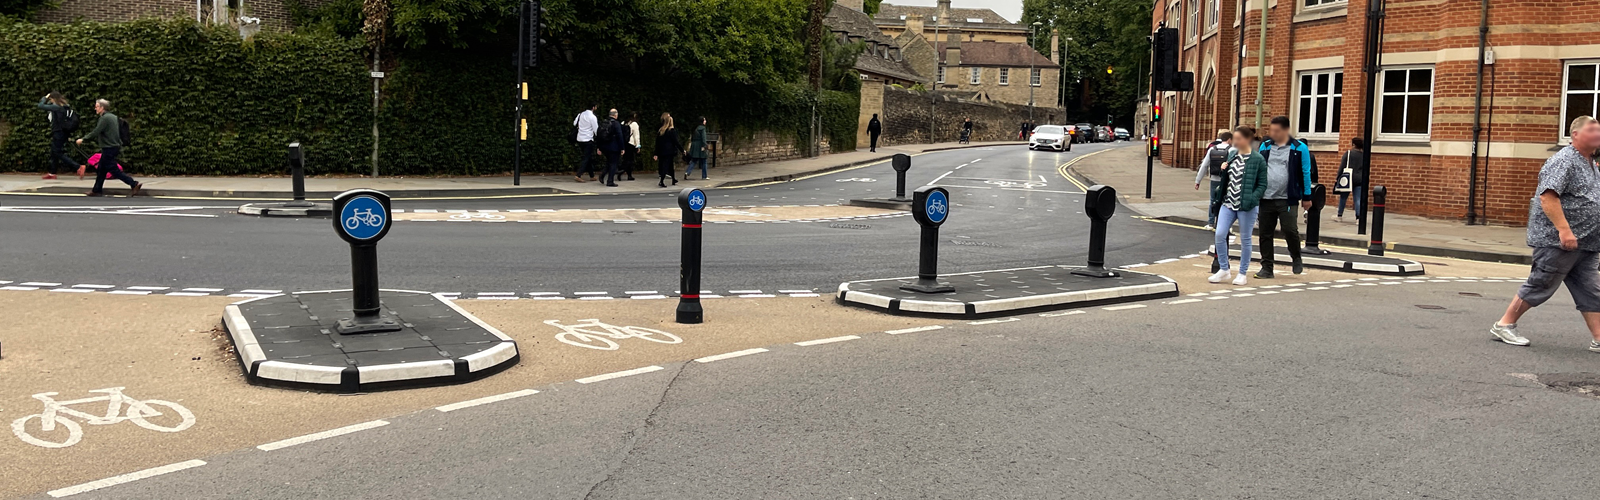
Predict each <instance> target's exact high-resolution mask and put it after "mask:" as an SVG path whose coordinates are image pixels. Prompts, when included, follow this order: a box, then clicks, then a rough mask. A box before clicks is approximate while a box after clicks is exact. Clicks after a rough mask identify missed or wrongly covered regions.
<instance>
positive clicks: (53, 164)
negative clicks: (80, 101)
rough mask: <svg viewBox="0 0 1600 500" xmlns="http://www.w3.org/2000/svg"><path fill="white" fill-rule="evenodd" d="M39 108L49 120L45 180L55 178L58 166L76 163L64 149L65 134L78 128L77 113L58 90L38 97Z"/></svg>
mask: <svg viewBox="0 0 1600 500" xmlns="http://www.w3.org/2000/svg"><path fill="white" fill-rule="evenodd" d="M39 109H42V110H44V111H45V113H46V114H45V117H46V118H47V119H48V120H49V121H50V170H47V171H46V172H45V174H44V176H43V178H44V179H45V180H50V179H54V178H56V172H57V171H58V170H59V169H60V167H63V166H64V167H69V168H70V167H72V166H73V165H78V162H76V161H72V157H69V156H67V153H66V151H65V149H64V148H65V146H66V145H67V134H71V133H73V132H76V131H77V129H78V114H77V113H76V112H75V111H73V110H72V105H71V104H68V103H67V98H66V97H63V96H62V95H61V93H60V92H51V93H50V94H48V95H46V96H44V98H43V99H40V100H39ZM80 171H81V170H80ZM79 178H80V179H81V178H82V176H79Z"/></svg>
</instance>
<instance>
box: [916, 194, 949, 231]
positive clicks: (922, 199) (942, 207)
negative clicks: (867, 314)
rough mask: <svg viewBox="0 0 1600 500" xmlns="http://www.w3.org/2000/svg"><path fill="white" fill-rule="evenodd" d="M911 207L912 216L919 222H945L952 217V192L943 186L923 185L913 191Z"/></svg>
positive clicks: (925, 223) (935, 224)
mask: <svg viewBox="0 0 1600 500" xmlns="http://www.w3.org/2000/svg"><path fill="white" fill-rule="evenodd" d="M911 207H912V208H911V216H912V218H914V219H916V220H917V223H918V224H922V225H925V226H937V225H940V224H944V221H945V219H948V218H950V192H949V191H945V189H944V188H942V187H937V186H922V187H920V188H917V190H916V191H915V192H913V193H912V195H911Z"/></svg>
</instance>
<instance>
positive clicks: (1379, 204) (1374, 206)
mask: <svg viewBox="0 0 1600 500" xmlns="http://www.w3.org/2000/svg"><path fill="white" fill-rule="evenodd" d="M1372 208H1383V204H1382V203H1377V204H1373V205H1372Z"/></svg>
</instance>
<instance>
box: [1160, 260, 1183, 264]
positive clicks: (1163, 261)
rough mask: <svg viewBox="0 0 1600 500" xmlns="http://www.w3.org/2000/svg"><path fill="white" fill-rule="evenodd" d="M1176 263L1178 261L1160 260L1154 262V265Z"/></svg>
mask: <svg viewBox="0 0 1600 500" xmlns="http://www.w3.org/2000/svg"><path fill="white" fill-rule="evenodd" d="M1177 261H1178V259H1161V260H1158V261H1156V263H1157V264H1166V263H1168V262H1177Z"/></svg>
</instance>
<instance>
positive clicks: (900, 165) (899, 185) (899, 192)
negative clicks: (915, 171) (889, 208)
mask: <svg viewBox="0 0 1600 500" xmlns="http://www.w3.org/2000/svg"><path fill="white" fill-rule="evenodd" d="M893 165H894V177H895V179H894V198H893V199H894V201H910V200H907V199H906V171H907V170H911V156H910V155H907V154H905V153H900V154H897V155H894V161H893Z"/></svg>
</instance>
